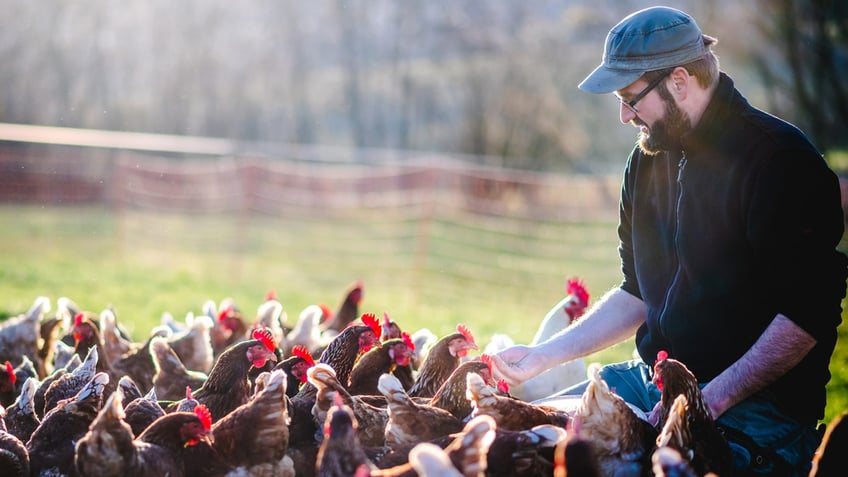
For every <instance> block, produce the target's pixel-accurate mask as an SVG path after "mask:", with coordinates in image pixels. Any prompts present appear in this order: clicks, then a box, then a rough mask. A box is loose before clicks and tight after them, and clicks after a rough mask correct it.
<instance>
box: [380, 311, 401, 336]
mask: <svg viewBox="0 0 848 477" xmlns="http://www.w3.org/2000/svg"><path fill="white" fill-rule="evenodd" d="M380 327H381V328H382V337H381V338H380V339H382V340H383V341H388V340H391V339H395V338H402V337H403V336H402V333H403V331H402V330H401V329H400V326H399V325H398V324H397V323H396V322H395V321H393V320H392V319H391V318H389V313H388V312H386V311H384V312H383V322H382V323H381V325H380Z"/></svg>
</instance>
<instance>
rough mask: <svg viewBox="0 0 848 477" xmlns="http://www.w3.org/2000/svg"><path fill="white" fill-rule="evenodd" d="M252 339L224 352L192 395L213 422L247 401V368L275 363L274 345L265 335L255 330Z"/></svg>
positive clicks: (248, 386)
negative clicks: (268, 362)
mask: <svg viewBox="0 0 848 477" xmlns="http://www.w3.org/2000/svg"><path fill="white" fill-rule="evenodd" d="M253 337H254V339H252V340H247V341H242V342H239V343H236V344H235V345H233V346H231V347H230V348H228V349H227V350H226V351H224V352H223V353H222V354H221V356H219V357H218V360H217V361H216V362H215V366H214V367H213V368H212V371H211V372H210V373H209V377H208V378H207V379H206V381H205V382H204V383H203V386H201V387H200V389H198V390H197V391H195V392H194V398H195V399H197V401H198V402H199V403H201V404H204V405H206V407H207V408H209V411H210V412H211V413H212V419H213V421H217V420H218V419H221V418H223V417H224V416H226V415H227V414H229V413H230V412H232V411H233V410H234V409H235V408H237V407H239V406H241V405H242V404H244V403H246V402H247V401H248V400H249V398H250V381H249V380H248V371H249V370H250V367H251V366H255V367H262V366H264V365H265V363H266V362H267V361H268V360H272V361H276V360H277V357H276V355H275V354H274V350H275V349H276V343H274V340H273V338H272V337H271V334H270V333H269V332H267V331H263V330H257V331H255V332H254V334H253Z"/></svg>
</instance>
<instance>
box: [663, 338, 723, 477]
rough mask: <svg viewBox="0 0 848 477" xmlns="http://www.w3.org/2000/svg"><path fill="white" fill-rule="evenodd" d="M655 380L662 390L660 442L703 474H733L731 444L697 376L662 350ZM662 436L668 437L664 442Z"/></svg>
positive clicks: (664, 438)
mask: <svg viewBox="0 0 848 477" xmlns="http://www.w3.org/2000/svg"><path fill="white" fill-rule="evenodd" d="M652 380H653V382H654V383H655V384H656V385H657V387H658V388H659V389H660V390H661V391H662V397H661V398H660V403H661V404H662V409H661V411H660V420H659V426H661V427H662V433H661V434H660V436H659V438H658V440H657V444H658V445H669V446H671V447H674V448H675V449H676V450H677V451H678V452H680V454H681V455H682V456H683V457H684V459H687V460H689V461H690V462H691V465H692V469H693V470H694V471H695V473H697V474H699V475H704V474H706V473H708V472H714V473H717V474H719V475H729V474H730V472H731V470H732V465H733V462H732V457H731V453H730V447H729V445H728V443H727V440H726V439H725V438H724V435H723V434H722V432H721V431H720V430H719V429H718V427H716V424H715V420H714V419H713V416H712V413H711V412H710V409H709V407H708V406H707V404H706V402H705V401H704V397H703V395H702V394H701V388H700V387H698V380H697V379H696V378H695V375H694V374H692V372H691V371H689V369H688V368H687V367H686V365H684V364H683V363H681V362H680V361H677V360H676V359H673V358H669V357H668V353H667V352H665V351H660V352H659V353H658V354H657V361H656V362H655V363H654V376H653V378H652ZM679 396H683V397H684V400H683V401H682V403H680V402H678V399H679ZM672 418H674V419H672ZM669 421H673V422H669ZM660 439H663V440H664V442H663V443H662V444H660V441H659V440H660Z"/></svg>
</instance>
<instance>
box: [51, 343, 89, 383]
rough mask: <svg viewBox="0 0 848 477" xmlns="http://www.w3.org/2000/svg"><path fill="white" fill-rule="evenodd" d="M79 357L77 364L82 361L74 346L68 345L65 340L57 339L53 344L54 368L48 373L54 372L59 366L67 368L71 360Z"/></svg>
mask: <svg viewBox="0 0 848 477" xmlns="http://www.w3.org/2000/svg"><path fill="white" fill-rule="evenodd" d="M74 358H76V359H77V363H76V364H77V365H79V364H80V363H82V360H81V359H80V357H79V356H78V355H77V354H76V352H74V348H73V347H72V346H68V345H66V344H65V343H64V342H63V341H61V340H57V341H56V343H54V345H53V369H52V370H51V371H50V373H48V375H50V374H53V371H56V370H57V369H59V368H67V367H68V364H69V363H71V361H73V360H74Z"/></svg>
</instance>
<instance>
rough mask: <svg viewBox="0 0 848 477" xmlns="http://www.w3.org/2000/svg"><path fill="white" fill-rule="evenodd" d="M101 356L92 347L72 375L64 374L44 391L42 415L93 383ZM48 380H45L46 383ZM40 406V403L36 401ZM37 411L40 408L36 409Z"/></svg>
mask: <svg viewBox="0 0 848 477" xmlns="http://www.w3.org/2000/svg"><path fill="white" fill-rule="evenodd" d="M99 356H100V354H99V353H98V351H97V348H96V347H92V348H91V349H90V350H88V354H86V357H85V361H84V362H83V363H82V364H81V365H80V366H79V367H77V368H76V369H74V370H73V371H72V372H70V373H64V374H62V375H61V376H59V377H57V378H56V379H55V380H54V381H52V382H51V383H50V385H49V386H48V387H47V389H46V390H45V391H44V407H43V408H42V410H41V415H42V416H44V415H46V414H47V413H48V412H49V411H50V410H51V409H53V408H54V407H56V405H57V404H58V403H59V401H61V400H63V399H68V398H70V397H72V396H74V395H75V394H77V393H78V392H79V391H80V389H82V388H83V387H84V386H85V385H86V384H88V383H89V381H91V379H92V378H93V377H94V375H95V374H96V373H97V372H98V371H97V363H98V362H99ZM46 381H47V380H45V382H46ZM36 405H38V401H36ZM36 411H38V408H37V407H36Z"/></svg>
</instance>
